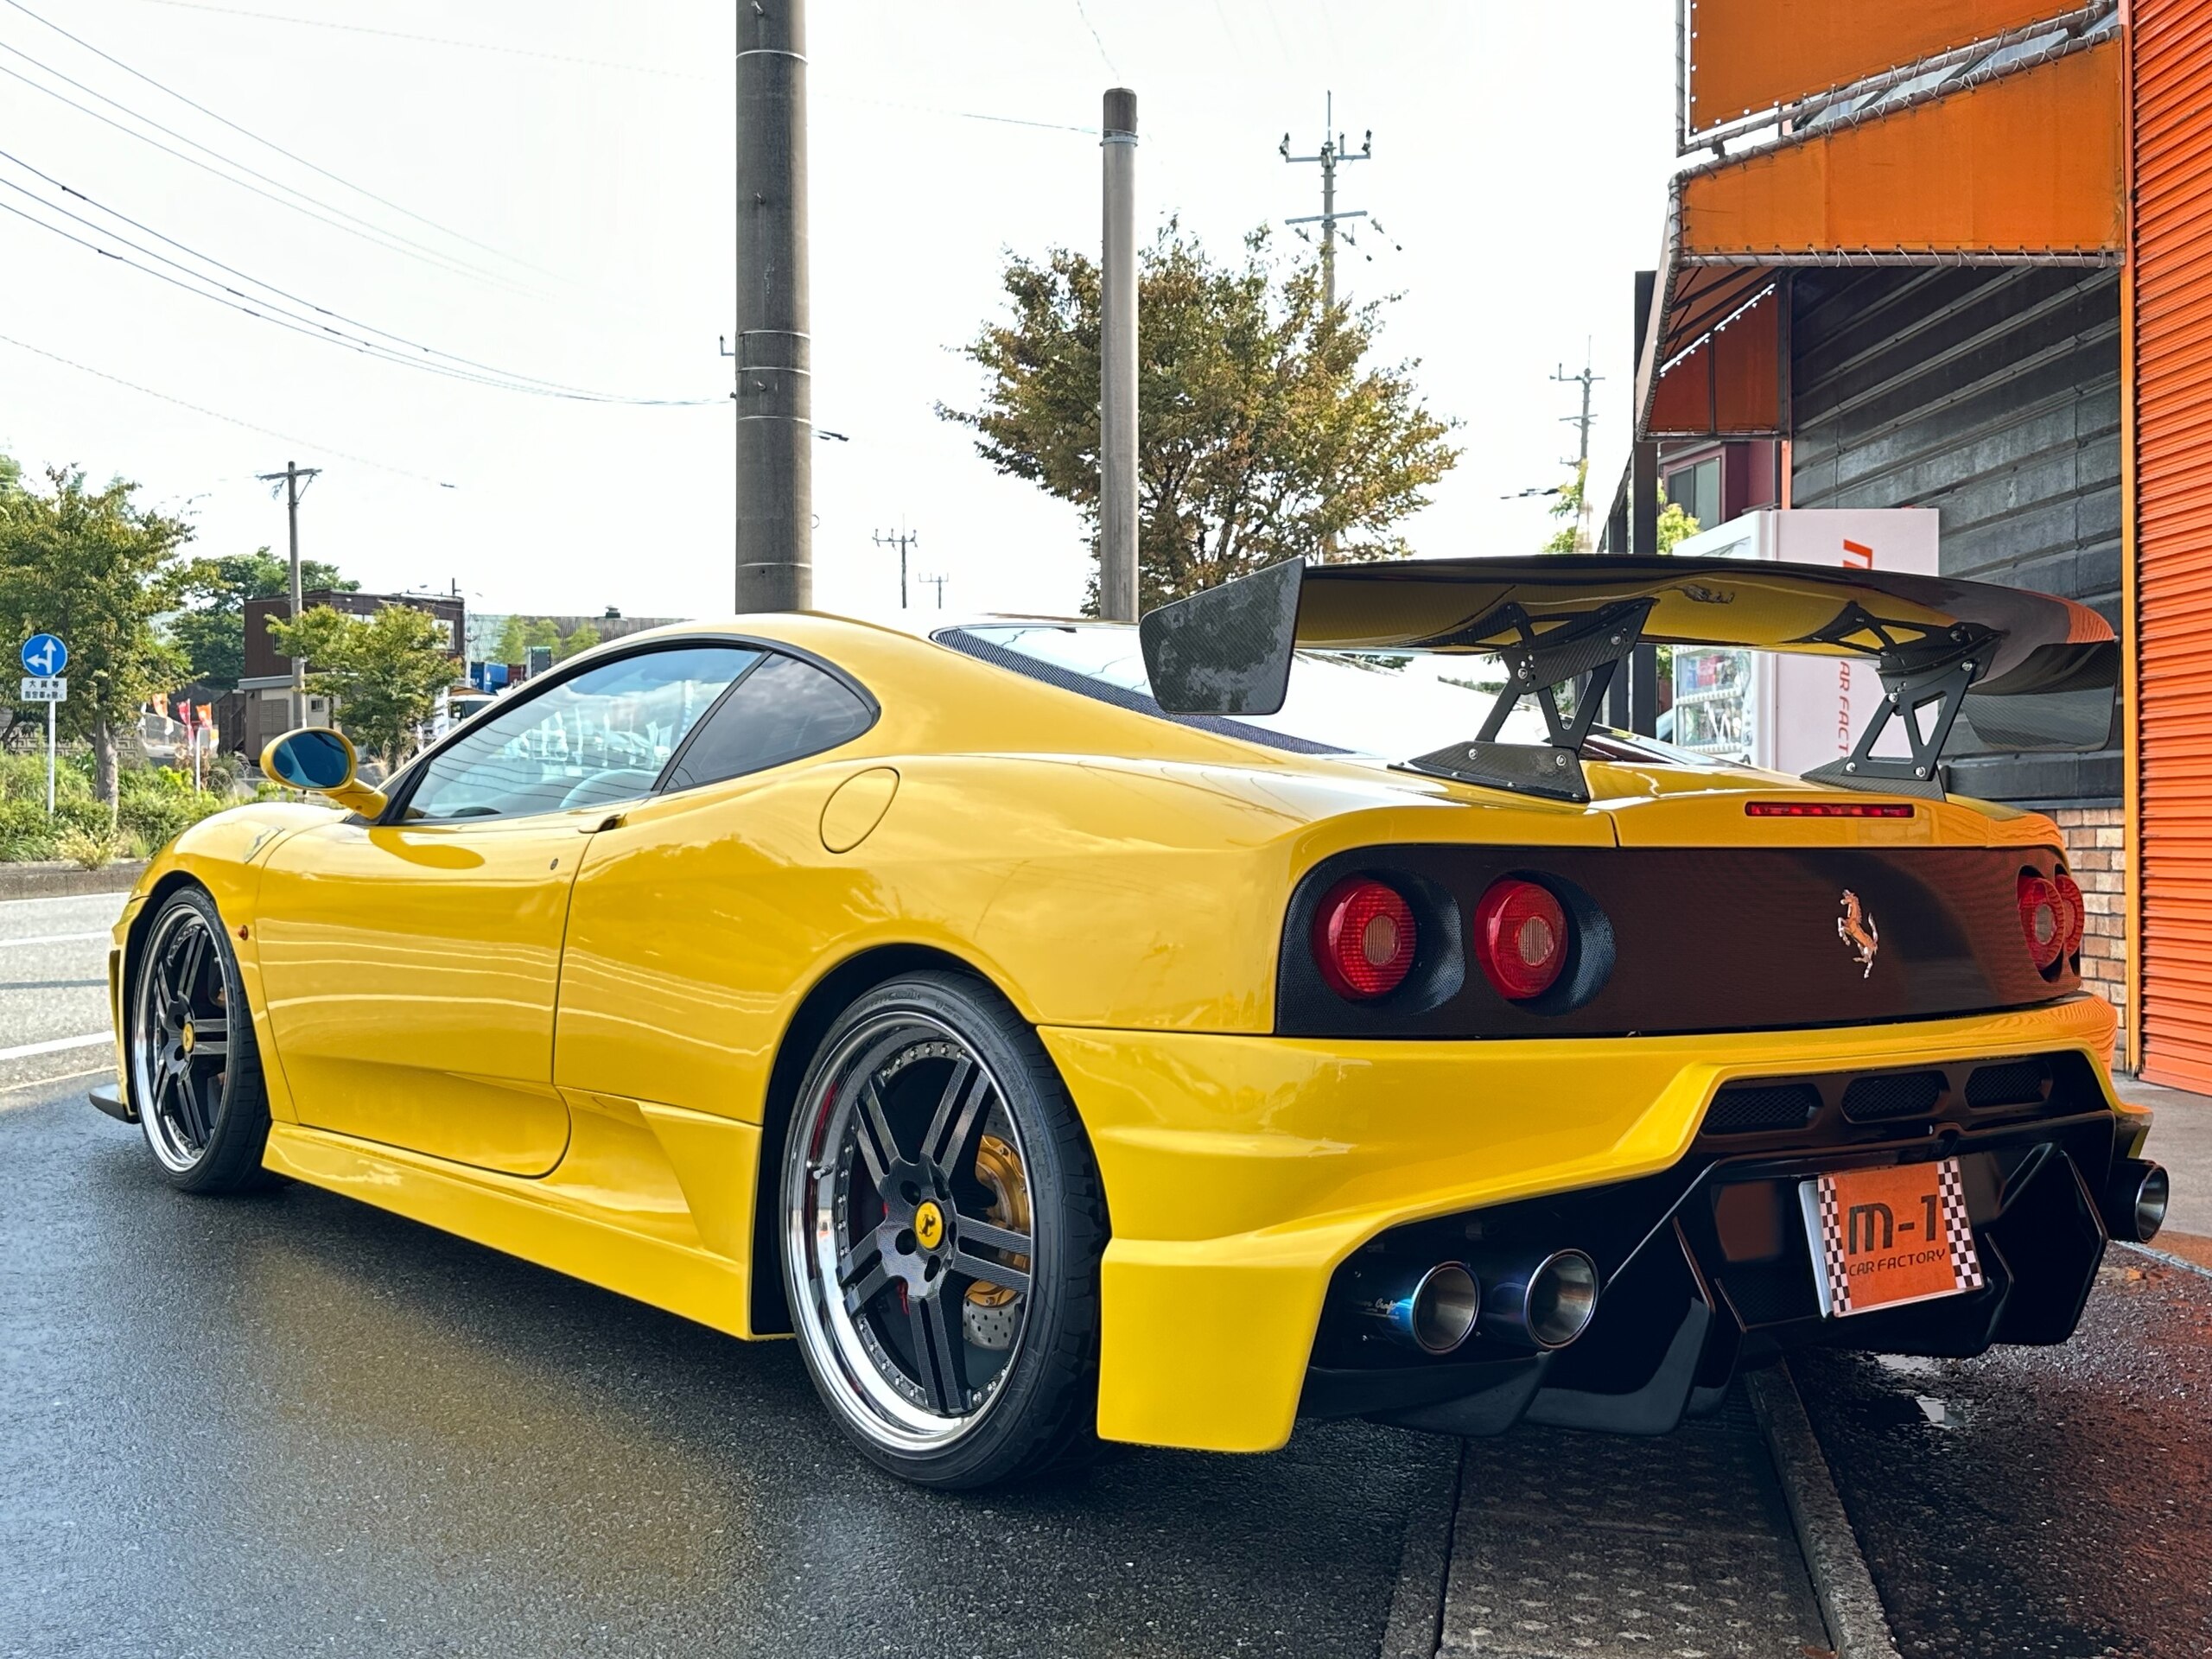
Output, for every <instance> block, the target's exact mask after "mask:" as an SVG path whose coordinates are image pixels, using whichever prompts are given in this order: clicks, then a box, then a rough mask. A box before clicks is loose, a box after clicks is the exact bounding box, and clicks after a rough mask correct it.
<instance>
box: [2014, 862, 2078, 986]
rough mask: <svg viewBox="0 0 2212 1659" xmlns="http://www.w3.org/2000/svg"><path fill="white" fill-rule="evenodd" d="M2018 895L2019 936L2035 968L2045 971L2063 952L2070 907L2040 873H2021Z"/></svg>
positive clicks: (2070, 920) (2071, 917)
mask: <svg viewBox="0 0 2212 1659" xmlns="http://www.w3.org/2000/svg"><path fill="white" fill-rule="evenodd" d="M2019 896H2020V936H2021V937H2022V938H2024V939H2025V940H2026V941H2027V945H2028V958H2029V960H2030V961H2031V962H2033V963H2035V965H2036V967H2037V970H2038V971H2047V970H2049V969H2050V968H2051V967H2052V966H2053V965H2054V964H2055V963H2056V962H2057V961H2058V959H2059V957H2062V956H2063V955H2064V954H2065V951H2066V936H2067V933H2068V931H2069V930H2070V929H2071V927H2072V925H2073V907H2072V906H2069V904H2068V903H2067V902H2066V899H2065V898H2064V897H2063V895H2062V894H2061V893H2060V892H2059V890H2058V888H2057V887H2056V885H2055V884H2054V883H2052V882H2050V881H2048V880H2045V879H2044V878H2043V877H2042V876H2040V875H2031V874H2025V873H2023V874H2022V875H2021V877H2020V887H2019Z"/></svg>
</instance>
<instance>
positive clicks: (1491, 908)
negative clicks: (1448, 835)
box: [1475, 875, 1568, 1002]
mask: <svg viewBox="0 0 2212 1659" xmlns="http://www.w3.org/2000/svg"><path fill="white" fill-rule="evenodd" d="M1567 944H1568V938H1567V912H1566V911H1565V910H1564V909H1562V908H1561V907H1560V902H1559V900H1558V899H1555V898H1554V897H1553V896H1552V893H1551V890H1550V889H1549V888H1548V887H1540V886H1538V885H1537V884H1536V883H1535V882H1534V881H1523V880H1521V879H1520V878H1519V877H1518V876H1511V875H1508V876H1501V877H1500V878H1499V879H1498V880H1495V881H1493V882H1491V885H1490V888H1489V890H1488V891H1487V892H1485V893H1484V894H1483V896H1482V898H1481V899H1480V900H1479V901H1478V903H1477V904H1476V906H1475V960H1476V961H1477V962H1478V963H1481V964H1482V969H1483V976H1484V978H1486V979H1488V980H1489V981H1490V982H1491V984H1492V985H1493V986H1495V987H1496V988H1497V994H1498V995H1500V996H1502V997H1504V998H1505V999H1507V1000H1508V1001H1513V1002H1525V1001H1528V1000H1529V998H1530V997H1532V996H1541V995H1543V994H1544V993H1545V992H1546V991H1548V990H1549V989H1551V988H1552V986H1553V984H1554V982H1556V981H1557V980H1558V978H1559V976H1560V970H1561V969H1564V968H1565V967H1566V966H1567Z"/></svg>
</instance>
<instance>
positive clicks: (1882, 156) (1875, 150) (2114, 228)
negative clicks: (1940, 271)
mask: <svg viewBox="0 0 2212 1659" xmlns="http://www.w3.org/2000/svg"><path fill="white" fill-rule="evenodd" d="M2120 51H2121V47H2120V40H2119V39H2118V37H2117V36H2107V37H2106V38H2104V39H2102V40H2099V41H2095V42H2094V43H2092V44H2086V45H2083V46H2081V47H2078V48H2072V49H2069V50H2067V51H2065V52H2063V53H2061V54H2057V55H2055V56H2052V57H2049V58H2047V59H2044V60H2041V61H2038V62H2036V63H2033V64H2031V65H2030V66H2029V67H2024V68H2020V69H2018V70H2015V71H2011V72H2008V73H2000V74H1997V75H1993V76H1992V77H1990V78H1988V79H1983V80H1979V81H1970V82H1967V83H1966V84H1964V85H1962V86H1961V87H1960V88H1959V89H1958V90H1957V91H1955V92H1948V93H1946V94H1944V95H1942V96H1941V97H1936V98H1930V99H1925V100H1924V101H1922V102H1919V103H1915V104H1908V105H1904V107H1901V108H1898V109H1896V110H1894V111H1890V112H1888V113H1885V114H1881V115H1877V116H1874V117H1872V118H1869V119H1866V120H1863V121H1860V122H1858V123H1856V124H1835V125H1832V126H1827V127H1823V128H1821V129H1819V130H1815V131H1812V132H1809V133H1806V134H1802V135H1800V136H1797V137H1791V138H1788V139H1784V140H1783V141H1782V142H1781V143H1777V144H1773V145H1770V146H1769V147H1767V148H1765V149H1756V150H1751V151H1749V152H1747V153H1745V155H1742V156H1733V157H1731V158H1729V159H1728V160H1726V161H1724V162H1714V163H1713V164H1711V165H1709V166H1707V167H1705V168H1700V169H1698V170H1696V171H1694V172H1691V173H1687V174H1684V175H1681V177H1679V178H1678V179H1676V180H1675V185H1674V188H1673V193H1672V200H1671V201H1670V204H1669V216H1668V235H1667V244H1666V247H1665V250H1664V252H1663V254H1662V263H1661V270H1660V289H1659V292H1658V294H1657V296H1656V299H1655V307H1656V322H1657V326H1656V327H1654V328H1652V329H1651V330H1650V331H1649V337H1648V338H1647V340H1646V341H1645V350H1644V356H1643V362H1642V363H1640V364H1639V365H1638V366H1637V427H1638V433H1639V435H1642V436H1669V437H1692V436H1698V437H1705V436H1717V435H1735V436H1742V435H1781V434H1782V433H1783V431H1784V430H1785V427H1786V423H1785V422H1784V420H1783V416H1784V415H1785V414H1786V409H1785V407H1784V404H1785V399H1784V398H1783V396H1782V394H1781V391H1780V390H1779V388H1780V386H1781V385H1782V381H1783V369H1784V367H1785V365H1786V363H1787V355H1788V354H1787V353H1786V351H1785V350H1784V349H1783V327H1784V322H1785V317H1784V313H1785V311H1786V306H1785V305H1784V304H1783V300H1782V298H1781V296H1776V297H1775V298H1774V299H1773V300H1772V301H1771V302H1762V303H1761V304H1759V305H1758V306H1757V307H1753V306H1752V302H1754V301H1756V300H1758V298H1759V296H1761V294H1762V293H1763V292H1764V291H1766V290H1768V289H1771V288H1773V287H1774V286H1775V283H1776V281H1777V277H1778V276H1779V275H1780V274H1781V273H1782V272H1783V271H1785V270H1788V269H1789V268H1790V267H1792V266H1802V265H1831V264H1834V265H1864V264H1907V265H1914V264H2118V263H2119V262H2120V258H2121V257H2122V255H2123V252H2124V249H2125V240H2124V236H2123V226H2122V213H2121V210H2122V191H2123V179H2124V170H2123V156H2122V130H2121V109H2120V64H2121V60H2120ZM1747 307H1751V308H1750V309H1746V308H1747ZM1724 322H1726V324H1727V325H1728V326H1727V327H1726V329H1725V331H1721V332H1718V333H1716V332H1715V331H1716V330H1719V329H1720V325H1721V324H1723V323H1724ZM1731 337H1734V338H1731ZM1678 377H1682V378H1683V381H1682V384H1679V385H1678V384H1675V382H1676V381H1677V378H1678Z"/></svg>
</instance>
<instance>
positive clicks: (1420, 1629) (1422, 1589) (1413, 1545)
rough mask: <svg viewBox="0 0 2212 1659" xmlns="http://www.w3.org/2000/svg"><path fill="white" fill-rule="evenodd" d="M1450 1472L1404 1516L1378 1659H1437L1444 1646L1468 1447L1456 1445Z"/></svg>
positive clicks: (1433, 1483) (1441, 1477)
mask: <svg viewBox="0 0 2212 1659" xmlns="http://www.w3.org/2000/svg"><path fill="white" fill-rule="evenodd" d="M1449 1444H1450V1445H1451V1447H1452V1466H1451V1469H1450V1470H1449V1471H1447V1472H1445V1473H1443V1474H1442V1475H1440V1478H1438V1479H1436V1480H1434V1481H1433V1482H1431V1483H1430V1484H1429V1487H1428V1490H1427V1491H1425V1492H1423V1493H1422V1494H1421V1497H1420V1498H1419V1499H1418V1500H1417V1501H1416V1502H1415V1503H1414V1506H1413V1512H1412V1513H1411V1514H1410V1515H1408V1516H1407V1517H1406V1547H1405V1553H1404V1554H1402V1556H1401V1557H1400V1558H1399V1560H1398V1582H1397V1585H1396V1587H1395V1589H1393V1590H1392V1591H1391V1592H1390V1613H1389V1618H1387V1619H1385V1620H1384V1621H1383V1645H1382V1647H1381V1648H1380V1649H1378V1650H1377V1654H1376V1659H1436V1652H1437V1649H1439V1648H1440V1647H1441V1646H1442V1645H1443V1643H1444V1592H1445V1586H1446V1580H1447V1579H1448V1578H1449V1576H1450V1574H1451V1571H1452V1528H1453V1527H1454V1526H1455V1525H1456V1524H1457V1522H1458V1519H1459V1471H1460V1470H1461V1469H1462V1468H1464V1467H1465V1464H1466V1456H1467V1452H1466V1448H1465V1446H1463V1445H1462V1444H1460V1442H1459V1441H1458V1440H1452V1441H1451V1442H1450V1443H1449Z"/></svg>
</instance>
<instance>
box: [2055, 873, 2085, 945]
mask: <svg viewBox="0 0 2212 1659" xmlns="http://www.w3.org/2000/svg"><path fill="white" fill-rule="evenodd" d="M2050 885H2051V886H2053V887H2056V888H2057V889H2058V896H2059V897H2060V898H2061V899H2064V900H2065V901H2066V909H2067V912H2068V914H2067V921H2066V943H2065V944H2064V945H2063V947H2062V948H2061V949H2060V950H2059V955H2061V956H2063V957H2070V956H2073V955H2074V954H2075V952H2076V951H2078V950H2081V948H2082V933H2083V932H2084V931H2086V930H2087V929H2088V925H2089V907H2088V905H2087V904H2085V903H2084V902H2083V901H2082V889H2081V887H2080V885H2079V884H2078V883H2077V882H2076V881H2075V880H2074V878H2073V877H2072V876H2070V875H2069V874H2066V872H2065V871H2063V870H2061V871H2060V872H2059V873H2058V874H2056V875H2055V876H2053V877H2052V878H2051V882H2050Z"/></svg>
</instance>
